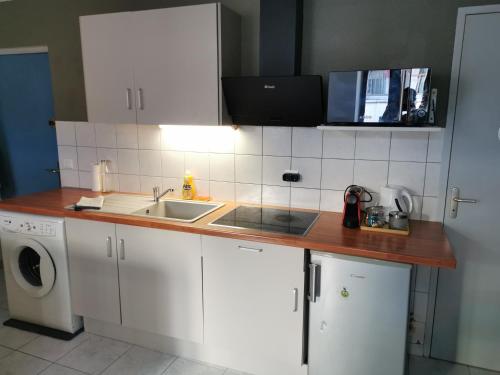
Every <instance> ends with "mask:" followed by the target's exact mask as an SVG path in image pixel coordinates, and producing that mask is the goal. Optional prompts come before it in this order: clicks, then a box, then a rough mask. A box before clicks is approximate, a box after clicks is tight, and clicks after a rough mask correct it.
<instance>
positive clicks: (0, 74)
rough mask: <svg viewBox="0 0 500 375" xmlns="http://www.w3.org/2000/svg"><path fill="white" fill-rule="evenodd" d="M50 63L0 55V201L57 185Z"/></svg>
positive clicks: (27, 56)
mask: <svg viewBox="0 0 500 375" xmlns="http://www.w3.org/2000/svg"><path fill="white" fill-rule="evenodd" d="M53 117H54V106H53V98H52V87H51V79H50V68H49V59H48V55H47V54H46V53H37V54H20V55H3V56H2V55H0V183H1V193H2V197H3V198H7V197H12V196H17V195H23V194H30V193H34V192H38V191H45V190H50V189H55V188H57V187H59V176H58V175H57V174H51V173H49V172H47V171H46V169H47V168H57V166H58V164H57V161H58V157H57V143H56V133H55V129H54V128H53V127H50V126H49V125H48V121H49V119H52V118H53Z"/></svg>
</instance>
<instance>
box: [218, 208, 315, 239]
mask: <svg viewBox="0 0 500 375" xmlns="http://www.w3.org/2000/svg"><path fill="white" fill-rule="evenodd" d="M318 216H319V213H318V212H303V211H294V210H282V209H277V208H264V207H251V206H239V207H237V208H235V209H234V210H232V211H230V212H228V213H227V214H225V215H224V216H222V217H221V218H219V219H217V220H215V221H214V222H212V223H210V225H218V226H224V227H231V228H240V229H257V230H262V231H265V232H277V233H288V234H298V235H301V236H304V235H305V234H306V233H307V232H308V230H309V228H310V227H311V226H312V225H313V224H314V222H315V221H316V219H317V218H318Z"/></svg>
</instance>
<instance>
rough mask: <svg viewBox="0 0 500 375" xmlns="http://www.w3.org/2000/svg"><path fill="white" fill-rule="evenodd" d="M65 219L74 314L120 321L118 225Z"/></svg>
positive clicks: (112, 321) (111, 321)
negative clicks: (116, 230) (116, 227)
mask: <svg viewBox="0 0 500 375" xmlns="http://www.w3.org/2000/svg"><path fill="white" fill-rule="evenodd" d="M65 222H66V241H67V244H68V259H69V280H70V289H71V302H72V307H73V311H74V313H75V314H77V315H82V316H86V317H89V318H94V319H98V320H102V321H105V322H109V323H114V324H120V323H121V316H120V289H119V285H118V258H117V252H116V240H115V225H114V224H110V223H101V222H98V221H87V220H77V219H71V218H66V219H65Z"/></svg>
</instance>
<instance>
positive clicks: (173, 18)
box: [134, 4, 219, 125]
mask: <svg viewBox="0 0 500 375" xmlns="http://www.w3.org/2000/svg"><path fill="white" fill-rule="evenodd" d="M217 9H218V7H217V5H216V4H207V5H197V6H187V7H177V8H170V9H159V10H152V11H143V12H137V13H134V27H135V30H136V32H135V33H134V38H135V44H134V45H135V47H134V52H135V53H134V68H135V81H136V82H137V88H136V92H137V95H138V96H139V103H138V104H139V106H138V111H137V122H138V123H140V124H158V123H165V124H185V123H186V122H190V123H192V124H195V125H198V124H201V125H203V124H218V123H219V108H218V103H219V98H218V87H219V78H218V71H217V69H218V47H217V39H218V38H217V28H218V26H217Z"/></svg>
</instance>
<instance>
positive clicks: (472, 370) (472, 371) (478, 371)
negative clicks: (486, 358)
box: [469, 367, 500, 375]
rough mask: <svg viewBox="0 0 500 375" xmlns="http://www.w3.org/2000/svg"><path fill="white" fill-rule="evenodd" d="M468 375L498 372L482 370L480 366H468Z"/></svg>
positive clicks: (495, 374)
mask: <svg viewBox="0 0 500 375" xmlns="http://www.w3.org/2000/svg"><path fill="white" fill-rule="evenodd" d="M469 370H470V375H497V374H500V372H496V371H489V370H483V369H482V368H475V367H470V368H469Z"/></svg>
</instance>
